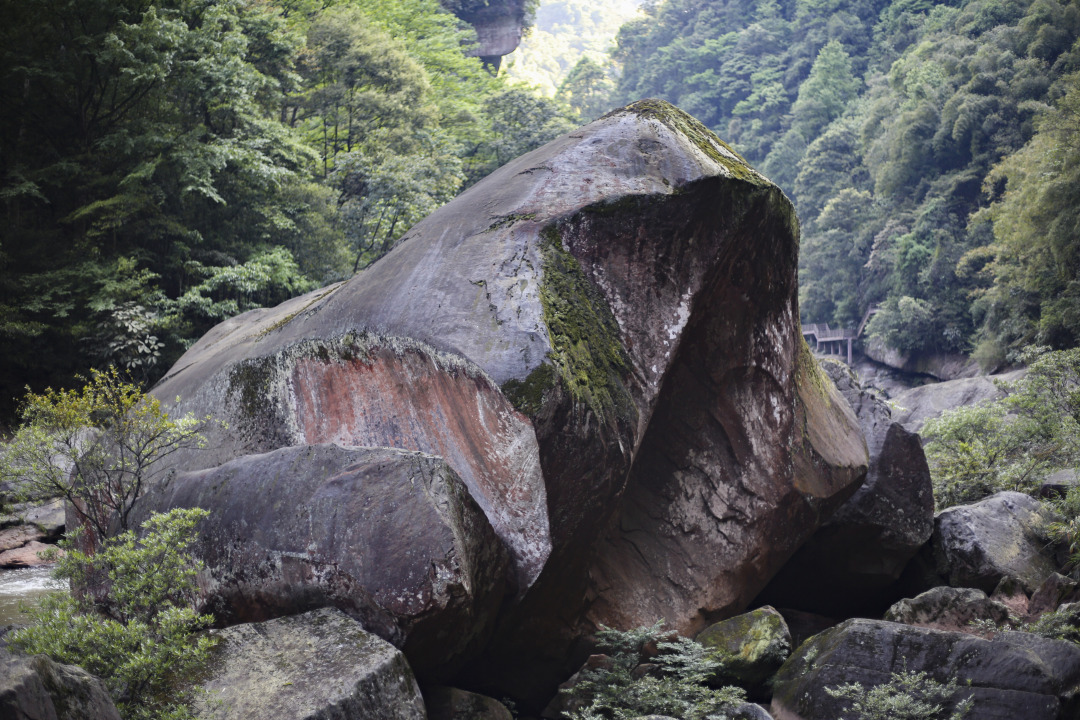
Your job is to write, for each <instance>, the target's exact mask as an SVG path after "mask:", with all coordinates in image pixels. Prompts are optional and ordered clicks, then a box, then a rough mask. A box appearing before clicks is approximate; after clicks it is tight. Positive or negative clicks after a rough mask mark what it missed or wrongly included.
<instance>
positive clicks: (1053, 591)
mask: <svg viewBox="0 0 1080 720" xmlns="http://www.w3.org/2000/svg"><path fill="white" fill-rule="evenodd" d="M1075 594H1076V581H1075V580H1073V579H1072V578H1068V577H1065V576H1064V575H1062V574H1061V573H1053V574H1051V575H1050V576H1049V577H1047V578H1046V580H1045V581H1044V582H1043V584H1042V585H1040V586H1039V589H1038V590H1036V591H1035V592H1034V593H1033V594H1032V596H1031V600H1030V601H1029V602H1028V613H1030V614H1032V615H1035V614H1041V613H1044V612H1050V611H1053V610H1057V609H1058V606H1059V605H1061V604H1062V603H1064V602H1068V601H1069V600H1071V599H1073V596H1074V595H1075Z"/></svg>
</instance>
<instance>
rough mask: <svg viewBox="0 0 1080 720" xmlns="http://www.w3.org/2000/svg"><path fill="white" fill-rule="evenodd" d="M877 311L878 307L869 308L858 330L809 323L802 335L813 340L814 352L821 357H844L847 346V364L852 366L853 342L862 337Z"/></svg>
mask: <svg viewBox="0 0 1080 720" xmlns="http://www.w3.org/2000/svg"><path fill="white" fill-rule="evenodd" d="M877 311H878V306H877V305H871V306H870V307H868V308H867V309H866V312H865V313H864V314H863V317H862V322H860V323H859V327H857V328H850V327H846V328H845V327H830V326H829V323H807V324H805V325H803V326H802V334H803V337H804V338H806V340H807V342H809V341H810V339H811V338H813V341H814V352H816V353H818V354H819V355H843V354H844V350H845V347H844V346H845V345H846V346H847V347H846V350H847V362H848V365H850V364H851V344H852V341H853V340H855V339H856V338H858V337H859V336H860V335H862V331H863V330H864V329H865V328H866V323H867V322H869V321H870V317H871V316H872V315H874V314H875V313H877Z"/></svg>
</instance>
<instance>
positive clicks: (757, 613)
mask: <svg viewBox="0 0 1080 720" xmlns="http://www.w3.org/2000/svg"><path fill="white" fill-rule="evenodd" d="M695 639H696V640H697V641H698V642H699V643H701V644H702V645H704V646H705V648H706V649H707V650H709V653H710V656H711V657H712V658H714V659H716V660H718V661H720V663H721V668H720V670H719V671H718V672H717V675H716V676H715V677H713V678H712V679H711V680H710V683H711V684H715V685H738V686H739V687H742V688H746V689H747V690H748V691H750V694H751V697H764V698H765V699H768V695H769V693H768V692H767V689H766V688H765V687H764V686H765V683H766V681H767V680H768V679H769V678H771V677H772V676H773V675H775V674H776V671H777V670H779V669H780V666H781V665H783V664H784V661H785V660H787V658H788V655H790V654H791V633H790V632H789V631H788V628H787V623H785V622H784V618H783V617H781V615H780V613H778V612H776V610H774V609H773V608H771V607H768V606H765V607H762V608H758V609H757V610H754V611H752V612H748V613H743V614H742V615H736V616H735V617H733V618H729V619H728V620H724V621H723V622H719V623H716V624H715V625H710V626H709V627H707V628H705V629H704V630H702V631H701V632H700V633H698V636H697V637H696V638H695Z"/></svg>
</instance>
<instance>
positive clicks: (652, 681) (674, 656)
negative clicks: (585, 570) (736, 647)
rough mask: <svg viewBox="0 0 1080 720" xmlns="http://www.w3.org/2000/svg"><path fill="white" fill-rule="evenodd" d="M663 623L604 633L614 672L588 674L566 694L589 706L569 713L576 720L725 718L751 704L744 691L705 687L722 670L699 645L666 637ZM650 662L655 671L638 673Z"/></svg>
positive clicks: (593, 670)
mask: <svg viewBox="0 0 1080 720" xmlns="http://www.w3.org/2000/svg"><path fill="white" fill-rule="evenodd" d="M662 625H663V622H662V621H661V622H657V623H656V624H655V625H653V626H652V627H639V628H635V629H633V630H628V631H620V630H614V629H612V628H606V627H605V628H602V629H601V630H600V631H599V632H598V633H597V634H596V636H597V640H598V641H599V645H600V649H601V650H604V651H605V652H606V653H607V654H608V655H609V656H610V658H611V661H610V665H609V667H598V668H591V669H587V670H583V671H582V673H581V678H580V680H579V682H578V683H577V684H576V685H575V686H574V687H572V688H569V689H567V690H564V691H563V692H564V693H565V694H566V695H567V696H568V697H569V698H570V699H572V700H577V701H579V702H584V703H588V704H587V705H585V706H584V707H582V709H580V710H576V711H572V712H570V713H567V717H569V718H570V719H571V720H601V719H602V720H627V719H629V718H635V717H639V716H641V715H668V716H670V717H677V718H680V719H681V720H700V719H703V718H714V717H715V718H725V717H729V716H730V713H731V712H732V711H734V709H735V708H736V707H738V706H739V705H740V704H742V703H743V702H744V701H745V698H746V694H745V693H744V692H743V691H742V690H741V689H739V688H735V687H725V688H721V689H719V690H717V689H714V688H710V687H708V686H707V685H706V684H705V683H706V681H707V680H708V678H709V677H710V676H712V675H713V674H715V672H716V670H717V669H718V668H719V662H718V661H716V660H713V659H711V658H710V657H709V653H708V651H707V650H706V649H705V648H704V647H702V646H701V645H699V644H698V643H696V642H694V641H693V640H690V639H689V638H684V637H674V638H673V639H671V636H670V635H669V634H668V633H664V632H663V631H662V630H661V628H662ZM653 645H655V647H656V650H657V655H656V656H655V657H652V658H649V659H647V660H646V659H645V652H644V651H645V648H646V647H647V646H653ZM642 662H648V663H652V664H655V666H656V667H655V669H654V670H653V672H641V671H639V672H635V669H637V668H638V667H639V665H641V664H642Z"/></svg>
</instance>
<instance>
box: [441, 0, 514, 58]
mask: <svg viewBox="0 0 1080 720" xmlns="http://www.w3.org/2000/svg"><path fill="white" fill-rule="evenodd" d="M461 5H462V6H463V7H462V9H461V10H460V11H458V13H457V15H458V17H460V18H461V19H462V20H464V21H465V22H467V23H469V24H470V25H472V26H473V29H475V30H476V42H477V46H476V49H475V50H473V55H476V56H477V57H479V58H480V59H481V60H483V61H484V62H485V63H488V64H489V65H492V66H494V67H495V69H498V67H499V63H500V61H501V60H502V57H503V56H504V55H509V54H510V53H512V52H514V51H515V50H517V47H518V45H519V44H520V43H521V35H522V33H523V32H524V30H525V0H493V1H489V2H472V3H468V2H465V3H461Z"/></svg>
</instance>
